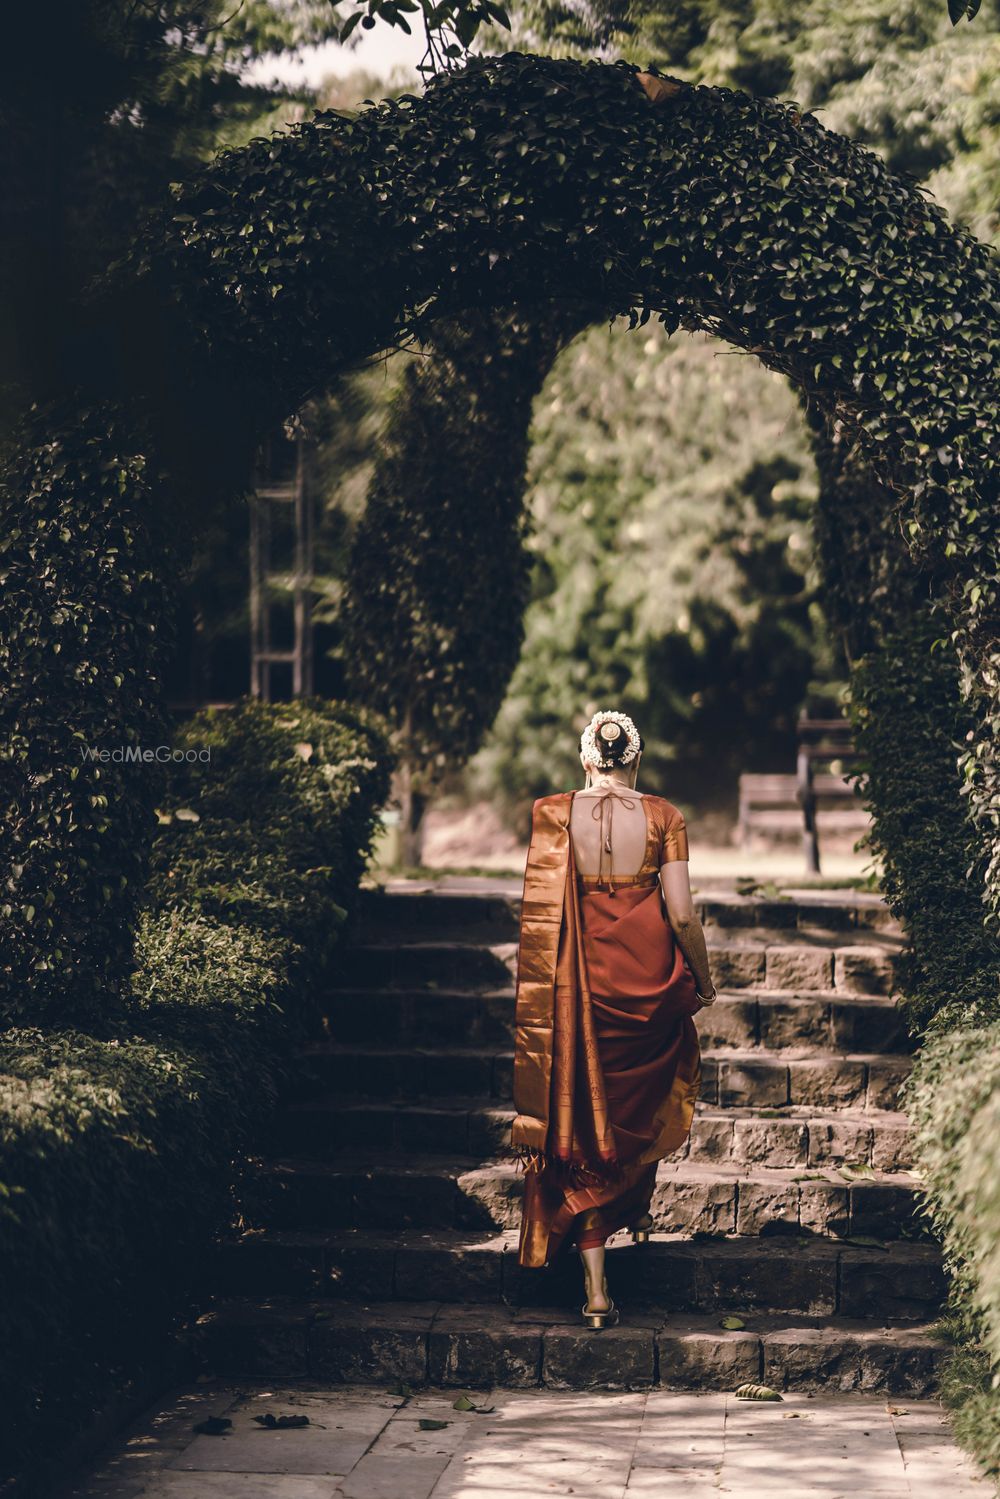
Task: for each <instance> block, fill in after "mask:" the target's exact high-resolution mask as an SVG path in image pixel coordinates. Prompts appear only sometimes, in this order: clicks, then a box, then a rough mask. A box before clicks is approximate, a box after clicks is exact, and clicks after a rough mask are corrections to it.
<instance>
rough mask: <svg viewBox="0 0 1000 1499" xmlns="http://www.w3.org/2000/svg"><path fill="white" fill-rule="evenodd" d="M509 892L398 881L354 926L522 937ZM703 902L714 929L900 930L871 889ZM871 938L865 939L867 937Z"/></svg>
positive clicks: (421, 934)
mask: <svg viewBox="0 0 1000 1499" xmlns="http://www.w3.org/2000/svg"><path fill="white" fill-rule="evenodd" d="M506 883H507V884H508V893H506V894H503V893H500V892H499V891H497V890H496V889H495V888H494V889H492V890H488V891H485V892H483V893H478V892H476V891H475V890H467V891H454V890H429V889H427V888H426V887H420V886H417V885H415V884H412V883H411V884H410V885H409V886H408V885H407V884H404V883H403V882H394V883H393V884H392V885H391V887H390V888H388V889H386V890H364V891H361V892H360V893H359V896H358V899H357V901H356V904H355V910H354V912H353V913H352V922H351V932H352V934H353V936H354V937H355V938H356V939H357V940H358V941H360V942H363V943H366V942H380V941H386V940H388V941H391V942H397V941H399V940H400V939H401V938H402V939H404V940H409V941H412V940H415V939H419V938H426V937H428V936H431V935H433V937H434V939H435V940H437V941H465V942H484V943H487V944H489V943H496V942H516V941H517V935H518V921H519V916H520V908H521V882H520V881H519V880H511V881H509V882H506ZM695 908H696V910H697V912H698V915H699V918H700V920H701V921H702V922H703V924H704V925H705V926H706V927H719V928H727V929H733V928H740V929H742V928H747V927H758V928H764V929H770V930H773V931H796V930H797V931H803V932H807V933H809V934H815V933H818V932H849V931H858V932H861V933H862V934H867V933H869V932H874V931H878V932H883V933H885V934H890V933H894V934H895V933H898V931H899V928H898V925H897V923H896V922H895V920H894V918H893V917H892V916H891V915H890V913H889V911H888V909H887V907H886V905H885V902H884V901H883V900H882V899H881V897H879V896H877V895H872V894H869V893H868V892H864V891H858V892H854V891H842V890H841V891H823V890H812V891H804V892H802V893H801V894H800V896H799V897H798V898H794V899H793V898H792V897H791V896H788V895H784V896H776V897H773V898H772V897H765V896H759V895H737V894H734V893H730V892H722V891H719V892H711V893H709V892H702V891H698V890H696V891H695ZM862 940H864V937H862Z"/></svg>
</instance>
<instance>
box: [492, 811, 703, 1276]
mask: <svg viewBox="0 0 1000 1499" xmlns="http://www.w3.org/2000/svg"><path fill="white" fill-rule="evenodd" d="M641 800H642V802H643V806H644V809H645V814H646V819H647V830H646V832H647V836H646V851H645V856H644V859H643V863H642V867H641V868H640V869H639V871H638V872H637V873H636V874H635V875H632V876H629V877H627V878H625V879H620V878H616V880H615V885H616V886H617V888H616V889H615V890H614V891H612V890H610V889H606V888H601V884H602V882H599V881H598V880H597V879H596V878H594V877H590V876H582V875H579V874H578V873H577V869H576V862H575V858H574V853H573V841H572V834H571V832H570V825H569V819H570V809H571V807H572V803H573V793H572V792H560V793H557V794H556V795H553V796H545V797H541V798H539V800H538V801H536V802H535V805H534V808H533V812H532V837H531V845H530V847H529V850H528V859H527V864H526V867H525V877H524V895H523V901H522V907H521V928H520V940H519V945H518V969H517V999H516V1040H515V1054H514V1105H515V1108H516V1109H517V1117H516V1118H515V1120H514V1124H513V1127H512V1134H511V1140H512V1144H513V1147H514V1149H515V1151H517V1152H518V1154H519V1155H520V1157H521V1159H522V1161H523V1162H524V1164H525V1167H526V1174H525V1194H524V1203H523V1207H522V1214H521V1235H520V1248H519V1259H520V1263H521V1264H522V1265H526V1266H533V1267H538V1266H542V1265H545V1264H548V1263H549V1261H550V1260H551V1259H552V1257H553V1255H554V1254H555V1253H556V1251H557V1250H558V1248H559V1246H560V1245H561V1244H562V1242H563V1241H564V1240H565V1239H567V1238H568V1237H571V1238H572V1239H573V1241H574V1242H575V1243H576V1244H577V1246H578V1247H581V1248H586V1247H588V1245H590V1244H600V1243H603V1242H604V1240H605V1238H606V1237H607V1236H608V1235H609V1234H611V1233H613V1232H615V1230H617V1229H619V1228H623V1227H625V1226H626V1225H627V1224H629V1223H631V1222H633V1221H634V1219H635V1218H637V1217H639V1216H641V1215H642V1214H643V1213H644V1212H645V1211H646V1209H647V1207H648V1205H649V1199H650V1195H651V1193H652V1190H653V1183H654V1181H655V1177H656V1162H657V1161H658V1160H660V1159H661V1158H662V1157H663V1156H665V1155H669V1154H670V1153H671V1152H672V1151H674V1150H676V1149H677V1148H678V1146H679V1145H681V1144H682V1143H683V1141H684V1140H685V1138H686V1137H687V1134H688V1131H689V1129H690V1128H691V1119H692V1117H693V1114H694V1105H695V1100H696V1098H697V1096H698V1092H699V1089H700V1086H701V1054H700V1050H699V1045H698V1032H697V1030H696V1028H695V1025H694V1021H693V1019H692V1016H693V1015H695V1014H696V1013H697V1011H698V1010H700V1009H701V1007H702V1006H701V1002H700V1001H699V999H698V997H697V991H696V988H695V981H694V978H693V977H692V975H691V972H690V969H689V968H688V966H687V963H686V962H685V959H684V955H683V953H682V952H681V950H680V948H679V947H678V945H677V944H676V942H675V940H674V936H673V932H672V931H671V928H670V925H669V923H668V922H667V920H666V917H665V915H664V912H663V904H662V899H661V896H660V890H659V869H660V865H661V864H662V863H663V862H665V861H666V860H669V859H670V858H685V859H686V858H687V843H686V835H685V831H684V823H683V819H682V818H681V815H680V813H679V812H678V810H677V808H676V807H673V806H672V805H671V803H670V802H667V801H665V800H663V798H661V797H652V796H644V797H642V798H641ZM603 883H606V882H603Z"/></svg>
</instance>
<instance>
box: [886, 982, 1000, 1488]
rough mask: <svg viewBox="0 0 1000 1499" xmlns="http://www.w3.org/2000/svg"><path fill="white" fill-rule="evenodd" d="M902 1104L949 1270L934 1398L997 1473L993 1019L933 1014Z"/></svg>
mask: <svg viewBox="0 0 1000 1499" xmlns="http://www.w3.org/2000/svg"><path fill="white" fill-rule="evenodd" d="M903 1102H904V1104H905V1106H906V1111H907V1114H908V1117H909V1120H910V1124H911V1128H912V1130H913V1141H914V1152H915V1155H916V1158H917V1161H918V1164H919V1166H920V1169H921V1172H922V1175H923V1195H924V1198H925V1211H926V1213H927V1216H928V1217H929V1218H930V1220H931V1222H932V1223H933V1225H934V1227H935V1229H936V1231H937V1233H938V1235H939V1236H940V1239H941V1243H942V1247H943V1251H944V1259H945V1265H946V1267H947V1268H948V1270H949V1271H950V1283H949V1297H948V1300H949V1309H950V1313H951V1316H950V1319H949V1320H950V1322H951V1331H952V1334H953V1336H954V1338H955V1340H956V1348H955V1352H954V1353H953V1355H952V1357H951V1358H950V1359H949V1361H948V1364H947V1366H946V1368H945V1369H944V1371H943V1375H942V1396H943V1398H944V1400H945V1402H946V1404H948V1405H949V1406H950V1407H951V1408H952V1410H953V1412H954V1418H955V1430H956V1434H957V1436H958V1438H959V1440H960V1441H962V1442H963V1443H964V1444H965V1445H966V1446H968V1447H969V1448H970V1449H971V1450H972V1451H973V1452H974V1453H975V1454H976V1456H977V1458H978V1459H979V1461H980V1463H981V1464H982V1465H983V1467H984V1468H985V1470H986V1471H987V1472H988V1473H991V1474H993V1475H994V1476H1000V1400H998V1398H997V1389H998V1386H1000V1179H998V1176H997V1169H996V1139H997V1132H998V1130H1000V1020H998V1019H995V1018H994V1019H993V1020H991V1021H989V1022H983V1021H982V1020H980V1021H979V1023H976V1019H975V1016H974V1015H973V1016H972V1018H971V1019H970V1020H969V1021H968V1023H966V1024H964V1025H955V1024H954V1016H953V1013H949V1012H948V1011H941V1012H939V1013H938V1015H937V1016H935V1018H934V1020H933V1021H932V1023H931V1027H930V1031H929V1034H928V1035H927V1036H926V1037H925V1040H924V1044H923V1046H922V1047H921V1049H920V1051H919V1052H918V1054H917V1057H916V1061H915V1064H914V1069H913V1072H912V1073H911V1075H910V1077H909V1078H908V1079H907V1083H906V1085H905V1088H904V1092H903Z"/></svg>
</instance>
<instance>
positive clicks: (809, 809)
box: [738, 718, 867, 874]
mask: <svg viewBox="0 0 1000 1499" xmlns="http://www.w3.org/2000/svg"><path fill="white" fill-rule="evenodd" d="M856 759H857V751H856V750H855V748H854V743H853V740H852V737H851V726H850V724H849V723H848V722H847V721H846V719H839V718H834V719H825V718H800V719H799V723H798V753H797V756H796V770H795V774H794V775H792V774H777V775H756V774H747V775H741V776H740V806H739V824H738V837H739V843H740V847H741V848H746V847H748V846H749V844H750V841H751V839H752V837H753V834H754V833H758V832H760V833H763V832H769V833H771V834H778V835H780V834H782V833H785V834H787V833H789V832H791V831H793V830H794V829H796V828H797V829H799V830H800V832H801V837H802V848H803V853H804V855H805V861H806V869H807V871H808V872H809V873H810V874H819V873H820V852H819V828H818V821H817V814H818V813H819V812H820V811H822V812H823V814H824V825H825V826H826V827H827V828H828V830H832V828H834V827H836V826H837V825H838V824H842V825H843V827H844V830H845V831H846V830H847V829H848V828H849V829H850V830H851V831H861V830H862V829H863V827H864V825H865V822H866V821H867V818H866V815H865V813H864V810H863V807H862V804H861V799H860V797H859V796H858V793H857V790H856V789H855V787H854V786H853V785H852V784H851V783H850V782H849V781H847V780H845V778H844V775H843V774H842V767H844V765H845V762H846V764H850V763H851V762H853V761H855V760H856ZM824 764H825V765H826V766H828V767H829V768H828V769H827V770H825V771H821V770H818V769H817V767H818V766H822V765H824ZM821 803H822V807H821V806H820V804H821ZM841 813H843V814H844V815H843V816H841V815H839V814H841Z"/></svg>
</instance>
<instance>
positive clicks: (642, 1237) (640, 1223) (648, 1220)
mask: <svg viewBox="0 0 1000 1499" xmlns="http://www.w3.org/2000/svg"><path fill="white" fill-rule="evenodd" d="M652 1227H653V1218H652V1215H651V1214H650V1213H643V1215H642V1217H641V1218H637V1219H636V1220H635V1222H634V1223H633V1224H632V1243H633V1244H648V1243H649V1235H650V1231H651V1229H652Z"/></svg>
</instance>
